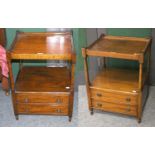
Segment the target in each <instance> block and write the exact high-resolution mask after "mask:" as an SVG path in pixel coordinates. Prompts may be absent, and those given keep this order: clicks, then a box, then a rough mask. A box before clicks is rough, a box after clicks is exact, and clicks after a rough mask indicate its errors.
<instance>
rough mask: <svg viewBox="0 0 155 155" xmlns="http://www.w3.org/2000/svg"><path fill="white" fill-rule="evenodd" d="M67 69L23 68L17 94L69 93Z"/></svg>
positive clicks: (17, 84)
mask: <svg viewBox="0 0 155 155" xmlns="http://www.w3.org/2000/svg"><path fill="white" fill-rule="evenodd" d="M70 85H71V77H70V71H69V70H68V69H67V67H40V66H39V67H38V66H37V67H23V68H22V69H21V71H20V72H19V74H18V77H17V80H16V85H15V90H16V92H69V91H70Z"/></svg>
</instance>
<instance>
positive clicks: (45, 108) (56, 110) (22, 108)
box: [17, 104, 68, 115]
mask: <svg viewBox="0 0 155 155" xmlns="http://www.w3.org/2000/svg"><path fill="white" fill-rule="evenodd" d="M17 111H18V113H19V114H20V113H25V114H53V115H68V106H57V107H55V106H53V104H17Z"/></svg>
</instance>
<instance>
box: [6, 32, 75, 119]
mask: <svg viewBox="0 0 155 155" xmlns="http://www.w3.org/2000/svg"><path fill="white" fill-rule="evenodd" d="M7 53H8V54H7V59H8V66H9V71H10V72H9V75H10V81H11V92H12V102H13V108H14V114H15V116H16V119H18V115H19V114H46V115H64V116H68V117H69V121H71V118H72V111H73V98H74V69H75V60H76V58H75V53H74V49H73V40H72V34H71V33H70V32H62V33H59V32H41V33H40V32H32V33H30V32H18V33H17V34H16V37H15V40H14V42H13V44H12V46H11V49H10V50H9V51H8V52H7ZM13 60H16V61H19V62H22V61H23V60H24V61H27V60H28V61H29V60H31V61H32V60H33V61H38V60H39V61H41V60H64V61H67V62H68V66H66V67H47V66H28V65H23V64H22V63H20V70H19V72H18V76H17V78H16V80H15V81H14V76H13V71H12V61H13Z"/></svg>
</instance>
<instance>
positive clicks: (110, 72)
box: [91, 68, 139, 93]
mask: <svg viewBox="0 0 155 155" xmlns="http://www.w3.org/2000/svg"><path fill="white" fill-rule="evenodd" d="M138 77H139V73H138V71H136V70H129V69H116V68H108V69H104V70H102V71H100V72H99V73H98V74H97V76H96V77H95V79H94V80H93V82H92V85H91V88H97V89H107V90H114V91H124V92H132V93H136V92H137V91H138Z"/></svg>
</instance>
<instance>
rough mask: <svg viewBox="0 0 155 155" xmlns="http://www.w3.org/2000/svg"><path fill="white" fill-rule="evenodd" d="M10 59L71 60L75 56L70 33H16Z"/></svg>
mask: <svg viewBox="0 0 155 155" xmlns="http://www.w3.org/2000/svg"><path fill="white" fill-rule="evenodd" d="M9 52H10V54H11V59H25V60H26V59H28V60H30V59H36V60H37V59H38V60H40V59H45V60H71V59H72V57H73V56H74V55H75V53H74V49H73V40H72V33H71V32H17V34H16V37H15V39H14V42H13V43H12V46H11V48H10V50H9Z"/></svg>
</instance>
